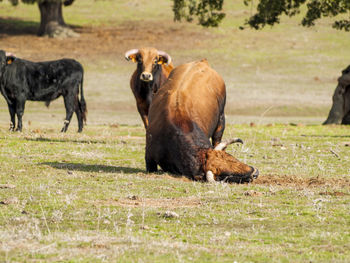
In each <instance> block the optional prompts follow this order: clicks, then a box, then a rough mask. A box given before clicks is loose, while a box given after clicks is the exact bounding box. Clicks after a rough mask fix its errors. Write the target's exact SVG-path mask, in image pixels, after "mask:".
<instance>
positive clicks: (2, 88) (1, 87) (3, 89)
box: [0, 83, 12, 105]
mask: <svg viewBox="0 0 350 263" xmlns="http://www.w3.org/2000/svg"><path fill="white" fill-rule="evenodd" d="M0 89H1V93H2V95H3V96H4V98H5V100H6V102H7V103H8V105H11V104H12V102H11V101H10V99H9V98H8V97H7V94H6V91H5V85H4V84H3V83H0Z"/></svg>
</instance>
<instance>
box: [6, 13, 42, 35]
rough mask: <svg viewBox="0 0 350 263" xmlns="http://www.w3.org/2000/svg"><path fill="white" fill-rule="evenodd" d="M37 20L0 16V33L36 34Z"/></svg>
mask: <svg viewBox="0 0 350 263" xmlns="http://www.w3.org/2000/svg"><path fill="white" fill-rule="evenodd" d="M39 25H40V24H39V22H34V21H25V20H21V19H16V18H12V17H11V18H10V17H8V18H0V37H1V35H10V36H16V35H36V34H37V31H38V29H39Z"/></svg>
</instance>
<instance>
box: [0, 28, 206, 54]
mask: <svg viewBox="0 0 350 263" xmlns="http://www.w3.org/2000/svg"><path fill="white" fill-rule="evenodd" d="M0 25H1V24H0ZM75 31H76V32H77V33H79V35H80V37H74V38H65V39H51V38H47V37H38V36H36V35H35V34H22V33H21V32H18V34H17V35H16V34H15V35H14V34H13V28H11V27H9V26H7V27H5V28H3V29H2V30H0V44H1V48H2V49H4V50H6V51H9V52H16V53H18V52H20V53H21V54H18V55H20V56H21V57H25V58H26V59H32V60H41V61H42V60H46V59H56V58H57V57H62V56H64V57H74V58H77V59H80V58H82V57H83V58H89V59H103V58H106V59H110V58H111V56H112V57H113V56H116V55H118V56H121V55H123V54H124V52H125V51H126V50H128V49H130V48H139V47H142V46H156V47H161V48H162V49H164V50H171V49H175V48H176V49H178V48H180V49H182V48H183V49H186V47H188V45H189V46H200V44H201V42H202V41H203V40H205V39H207V38H208V33H205V32H204V31H201V30H198V29H197V30H196V31H194V30H189V29H188V27H185V26H184V25H181V24H174V25H172V26H168V25H166V24H162V23H156V22H154V23H152V22H147V24H144V23H141V22H128V23H125V24H122V25H120V26H117V27H106V26H104V27H88V26H86V27H76V28H75ZM31 32H32V31H31ZM32 33H33V32H32ZM184 40H185V41H184Z"/></svg>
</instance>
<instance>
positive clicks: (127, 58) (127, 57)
mask: <svg viewBox="0 0 350 263" xmlns="http://www.w3.org/2000/svg"><path fill="white" fill-rule="evenodd" d="M137 53H139V50H138V49H130V50H129V51H126V52H125V59H126V60H127V61H129V60H130V56H131V55H135V54H137Z"/></svg>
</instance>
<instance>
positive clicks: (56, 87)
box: [0, 50, 87, 132]
mask: <svg viewBox="0 0 350 263" xmlns="http://www.w3.org/2000/svg"><path fill="white" fill-rule="evenodd" d="M83 78H84V69H83V67H82V65H81V64H80V63H79V62H77V61H75V60H73V59H61V60H55V61H46V62H31V61H27V60H24V59H20V58H17V57H15V56H13V55H10V54H6V53H5V51H3V50H0V91H1V94H2V95H3V96H4V97H5V99H6V102H7V104H8V108H9V112H10V116H11V124H10V130H11V131H12V130H14V129H15V124H16V121H15V115H17V119H18V125H17V129H16V131H22V116H23V113H24V106H25V102H26V100H31V101H45V102H46V103H45V104H46V106H49V105H50V102H51V101H53V100H55V99H57V98H58V97H60V96H61V95H62V96H63V98H64V105H65V108H66V119H65V121H64V126H63V128H62V130H61V132H66V131H67V129H68V126H69V123H70V121H71V118H72V115H73V112H75V113H76V115H77V118H78V132H81V131H82V130H83V121H86V112H87V110H86V103H85V99H84V94H83ZM79 87H80V100H79Z"/></svg>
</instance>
